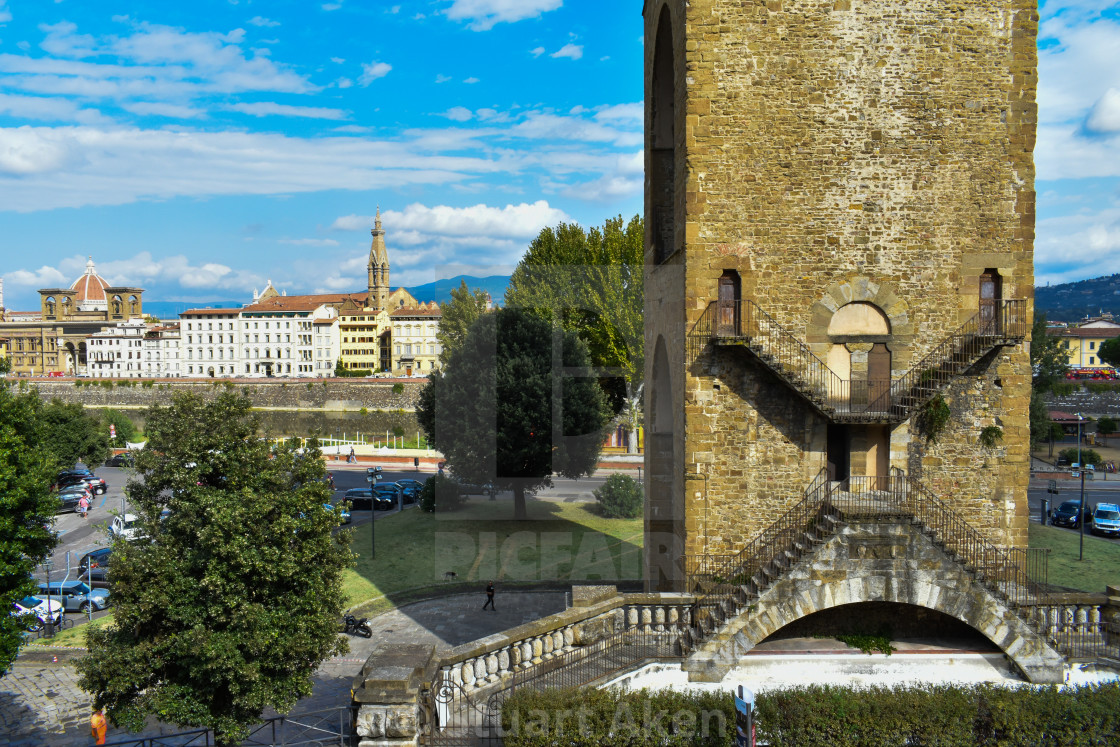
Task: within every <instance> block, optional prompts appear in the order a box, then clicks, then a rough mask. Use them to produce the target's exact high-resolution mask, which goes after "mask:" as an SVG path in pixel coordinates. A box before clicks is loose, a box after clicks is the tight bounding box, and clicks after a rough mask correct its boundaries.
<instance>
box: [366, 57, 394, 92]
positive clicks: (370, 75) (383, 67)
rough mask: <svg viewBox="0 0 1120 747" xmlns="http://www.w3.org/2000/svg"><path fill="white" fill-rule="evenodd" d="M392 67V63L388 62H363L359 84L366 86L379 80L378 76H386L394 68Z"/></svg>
mask: <svg viewBox="0 0 1120 747" xmlns="http://www.w3.org/2000/svg"><path fill="white" fill-rule="evenodd" d="M392 69H393V66H392V65H390V64H389V63H387V62H376V61H375V62H370V63H365V62H363V63H362V74H361V76H360V77H359V78H358V85H360V86H362V87H363V88H364V87H365V86H368V85H369V84H370V83H372V82H373V81H375V80H377V79H378V78H384V77H385V76H386V75H388V74H389V71H390V70H392Z"/></svg>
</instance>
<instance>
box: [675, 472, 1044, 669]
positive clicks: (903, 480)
mask: <svg viewBox="0 0 1120 747" xmlns="http://www.w3.org/2000/svg"><path fill="white" fill-rule="evenodd" d="M861 518H862V519H873V520H878V519H883V518H899V519H905V520H908V521H912V522H914V523H916V524H918V525H919V526H920V527H922V528H923V530H925V531H926V532H927V533H928V534H930V535H931V536H932V537H933V538H934V540H935V541H937V542H938V543H940V545H941V546H942V547H944V548H945V550H946V551H947V552H949V553H950V554H951V555H952V556H953V557H954V558H956V559H957V560H958V561H959V562H960V563H961V564H962V565H963V566H964V567H965V568H967V569H968V570H969V571H970V572H971V573H972V574H973V575H974V577H975V578H977V580H978V581H979V582H980V583H982V584H984V585H985V586H986V587H987V588H988V589H989V590H990V591H991V592H992V593H994V594H995V595H997V596H998V597H999V598H1000V599H1002V600H1003V601H1004V602H1005V603H1007V604H1008V605H1009V606H1010V607H1011V609H1012V610H1013V611H1014V612H1015V613H1016V614H1017V615H1018V616H1019V617H1020V618H1022V619H1023V620H1024V621H1025V622H1027V623H1028V624H1029V625H1031V626H1032V627H1035V626H1034V624H1033V621H1032V616H1031V609H1033V607H1034V606H1035V605H1038V604H1046V603H1048V598H1049V594H1048V591H1047V587H1046V581H1047V556H1046V552H1045V551H1044V550H1043V551H1040V550H1029V549H1028V550H1024V549H1019V548H1005V547H1000V546H998V545H996V544H995V543H993V542H991V540H989V539H988V538H986V537H985V536H984V535H983V534H982V533H981V532H979V531H978V530H977V529H976V528H975V527H973V526H972V525H971V524H969V523H968V522H967V521H965V520H964V518H963V517H961V516H960V515H959V514H958V513H957V512H956V511H954V510H953V509H952V508H951V507H949V506H948V505H947V504H945V503H944V502H943V501H941V500H940V499H939V498H937V497H936V496H935V495H933V494H932V493H931V492H930V491H929V490H928V489H927V488H926V487H925V486H924V485H922V484H921V482H919V481H918V480H916V479H914V478H912V477H908V476H906V475H905V474H902V473H901V472H899V473H896V474H892V475H889V476H881V477H850V478H848V479H846V480H844V481H841V482H840V483H838V484H835V485H834V484H832V483H831V482H829V481H828V478H827V472H825V471H823V470H822V472H821V474H820V475H818V477H817V479H816V480H814V481H813V483H812V484H811V485H810V486H809V488H808V489H806V492H805V497H804V498H803V499H802V500H801V501H800V502H799V503H798V504H797V505H795V506H793V507H792V508H790V509H789V510H788V511H786V513H785V514H783V515H782V516H781V517H780V518H779V519H778V520H777V521H776V522H774V523H773V524H772V525H770V526H769V527H768V528H767V529H765V530H763V532H761V533H760V534H759V535H758V536H756V537H755V538H754V539H752V540H751V541H750V542H748V543H747V545H746V546H745V547H744V548H743V549H742V550H740V551H739V552H738V553H736V554H734V555H720V556H710V559H709V556H690V557H688V558H686V570H687V574H688V575H687V590H688V591H689V592H691V593H693V594H694V595H696V599H695V601H694V602H693V606H692V611H691V628H690V630H689V636H688V638H687V640H686V647H687V648H689V649H691V648H693V647H694V646H695V645H696V644H697V643H699V642H700V640H702V639H703V638H705V637H706V636H707V635H708V634H709V633H711V632H712V628H713V625H718V624H719V623H721V622H722V619H720V618H721V616H722V617H723V619H726V616H727V615H728V614H738V613H739V612H740V611H741V610H742V609H743V608H744V607H746V606H748V605H749V604H750V602H751V601H752V600H753V599H756V598H757V597H758V596H759V595H760V594H761V593H762V592H763V591H764V590H765V588H767V587H768V586H769V585H770V584H771V583H772V582H773V581H774V580H776V579H777V578H778V577H780V576H781V575H782V573H784V571H785V570H786V569H787V568H788V567H789V566H790V565H792V563H794V562H796V561H797V560H799V559H800V558H802V557H804V555H806V554H807V553H808V552H809V551H810V550H811V549H812V546H813V545H815V544H817V543H819V542H821V541H823V540H824V539H825V535H831V534H832V533H833V532H834V531H835V529H836V527H838V526H839V525H840V524H842V523H848V522H851V521H853V520H858V519H861ZM1027 608H1030V609H1027ZM1040 632H1044V631H1040Z"/></svg>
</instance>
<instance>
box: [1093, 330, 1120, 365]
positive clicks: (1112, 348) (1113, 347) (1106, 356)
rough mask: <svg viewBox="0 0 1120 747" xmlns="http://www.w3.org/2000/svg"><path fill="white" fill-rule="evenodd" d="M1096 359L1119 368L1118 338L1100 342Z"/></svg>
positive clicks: (1119, 349) (1119, 345) (1119, 339)
mask: <svg viewBox="0 0 1120 747" xmlns="http://www.w3.org/2000/svg"><path fill="white" fill-rule="evenodd" d="M1097 357H1099V358H1100V359H1101V360H1102V361H1104V362H1105V363H1110V364H1112V365H1113V366H1120V337H1113V338H1112V339H1111V340H1105V341H1104V342H1102V343H1101V347H1100V349H1099V350H1098V351H1097Z"/></svg>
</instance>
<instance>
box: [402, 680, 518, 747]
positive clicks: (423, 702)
mask: <svg viewBox="0 0 1120 747" xmlns="http://www.w3.org/2000/svg"><path fill="white" fill-rule="evenodd" d="M441 677H445V675H441ZM505 697H506V691H504V690H502V691H499V692H496V693H494V694H493V695H489V696H476V698H477V699H475V698H471V696H470V695H468V694H467V693H466V692H465V691H464V690H463V688H462V686H461V685H458V684H456V683H454V682H452V681H451V680H448V679H437V680H436V681H434V682H433V683H432V685H431V687H430V688H429V689H427V690H425V691H424V692H423V693H421V696H420V744H421V745H431V746H432V747H435V746H436V745H444V746H447V747H466V746H467V745H470V746H472V747H476V746H477V747H484V746H485V745H501V744H502V737H501V727H502V701H504V700H505Z"/></svg>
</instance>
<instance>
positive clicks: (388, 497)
mask: <svg viewBox="0 0 1120 747" xmlns="http://www.w3.org/2000/svg"><path fill="white" fill-rule="evenodd" d="M373 492H374V495H376V496H377V499H378V501H379V502H380V503H379V505H378V506H377V510H378V511H391V510H392V509H394V508H396V507H397V502H398V501H399V500H402V499H403V497H404V495H403V491H402V490H401V488H400V486H399V485H397V484H396V483H395V482H390V483H384V484H381V485H378V486H376V487H374V489H373Z"/></svg>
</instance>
